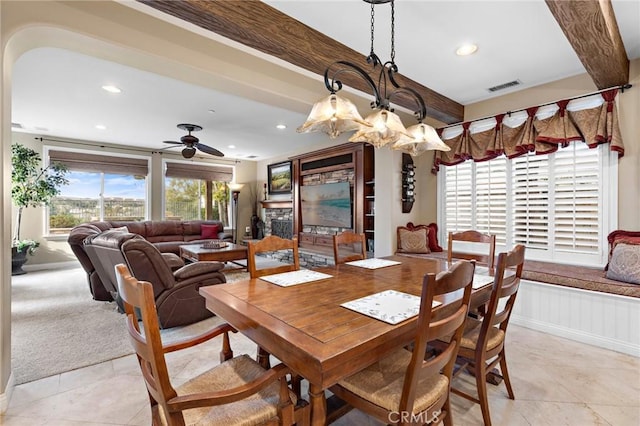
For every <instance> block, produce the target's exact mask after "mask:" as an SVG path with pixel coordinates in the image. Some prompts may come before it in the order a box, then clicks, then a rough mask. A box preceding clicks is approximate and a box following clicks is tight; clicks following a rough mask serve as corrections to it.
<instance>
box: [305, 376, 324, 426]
mask: <svg viewBox="0 0 640 426" xmlns="http://www.w3.org/2000/svg"><path fill="white" fill-rule="evenodd" d="M309 403H310V405H311V425H312V426H324V425H325V423H326V421H327V400H326V399H325V396H324V390H323V389H320V388H319V387H318V386H316V385H314V384H313V383H309Z"/></svg>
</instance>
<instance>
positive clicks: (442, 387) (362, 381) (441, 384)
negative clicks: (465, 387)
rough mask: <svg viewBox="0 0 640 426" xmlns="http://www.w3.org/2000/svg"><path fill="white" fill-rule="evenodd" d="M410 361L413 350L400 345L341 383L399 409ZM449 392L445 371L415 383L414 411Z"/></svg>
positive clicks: (363, 395)
mask: <svg viewBox="0 0 640 426" xmlns="http://www.w3.org/2000/svg"><path fill="white" fill-rule="evenodd" d="M410 361H411V352H409V351H408V350H406V349H404V348H400V349H398V350H396V351H395V352H393V353H392V354H390V355H389V356H387V357H386V358H384V359H382V360H380V361H378V362H376V363H375V364H373V365H370V366H369V367H367V368H365V369H364V370H362V371H360V372H358V373H356V374H354V375H352V376H350V377H348V378H346V379H344V380H342V381H340V382H339V383H338V384H339V385H340V386H342V387H343V388H345V389H347V390H349V391H350V392H352V393H354V394H355V395H358V396H359V397H361V398H363V399H366V400H367V401H370V402H372V403H374V404H376V405H378V406H380V407H382V408H384V409H386V410H389V411H391V412H397V411H398V409H399V407H400V398H401V397H402V387H403V385H404V381H405V377H406V373H407V368H408V367H409V363H410ZM448 393H449V379H448V378H447V376H445V375H444V374H437V375H435V376H431V377H425V378H423V380H421V381H420V382H419V383H418V385H417V387H416V399H415V401H414V412H421V411H424V410H426V409H427V408H429V407H430V406H432V405H433V404H435V403H436V401H438V400H439V399H440V398H446V397H447V394H448Z"/></svg>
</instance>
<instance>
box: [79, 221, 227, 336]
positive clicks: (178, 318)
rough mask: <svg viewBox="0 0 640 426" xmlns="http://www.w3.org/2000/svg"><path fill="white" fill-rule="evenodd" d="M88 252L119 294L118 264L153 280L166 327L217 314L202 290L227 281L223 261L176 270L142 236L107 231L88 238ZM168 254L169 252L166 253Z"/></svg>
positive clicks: (107, 283) (107, 284)
mask: <svg viewBox="0 0 640 426" xmlns="http://www.w3.org/2000/svg"><path fill="white" fill-rule="evenodd" d="M83 244H84V246H85V251H86V253H87V254H88V255H89V257H90V259H91V260H92V263H93V265H94V266H95V269H96V272H97V274H98V275H99V276H100V279H101V280H102V282H103V284H104V285H105V288H107V289H108V290H109V292H116V293H112V294H114V295H115V296H116V300H117V288H118V287H117V281H116V277H115V265H117V264H119V263H124V264H126V265H127V266H128V267H129V270H130V271H131V273H132V275H133V276H135V277H136V279H138V280H140V281H149V282H150V283H151V284H152V285H153V293H154V297H155V301H156V307H157V310H158V317H159V320H160V325H161V327H162V328H170V327H176V326H179V325H186V324H191V323H194V322H197V321H200V320H203V319H205V318H208V317H210V316H212V315H213V314H212V313H211V311H209V310H208V309H207V308H206V306H205V300H204V298H203V297H202V296H201V295H200V293H199V292H198V289H199V288H200V287H202V286H207V285H213V284H221V283H224V282H226V279H225V276H224V274H223V273H222V272H221V269H222V268H223V267H224V264H223V263H221V262H196V263H191V264H188V265H185V266H183V267H181V268H179V269H177V270H175V271H172V269H171V265H170V263H169V262H168V261H167V259H166V256H163V254H162V253H160V251H159V250H158V248H157V247H155V246H154V245H153V244H152V243H150V242H149V241H147V240H145V239H144V238H142V237H141V236H139V235H136V234H132V233H128V232H120V231H106V232H103V233H100V234H98V235H93V236H90V237H87V238H86V239H85V240H84V243H83ZM165 255H166V254H165Z"/></svg>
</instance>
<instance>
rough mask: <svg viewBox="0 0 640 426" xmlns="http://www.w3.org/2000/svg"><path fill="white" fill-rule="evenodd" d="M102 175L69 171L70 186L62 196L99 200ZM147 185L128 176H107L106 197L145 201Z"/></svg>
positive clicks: (66, 186)
mask: <svg viewBox="0 0 640 426" xmlns="http://www.w3.org/2000/svg"><path fill="white" fill-rule="evenodd" d="M101 178H102V177H101V174H100V173H91V172H80V171H73V170H71V171H69V172H68V173H67V179H68V180H69V185H65V186H63V187H62V188H61V189H62V191H61V193H60V196H63V197H78V198H97V197H99V196H100V180H101ZM145 194H146V183H145V180H144V179H136V178H134V177H133V176H128V175H116V174H105V175H104V196H105V197H122V198H138V199H144V198H145Z"/></svg>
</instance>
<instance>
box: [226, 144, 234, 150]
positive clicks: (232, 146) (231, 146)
mask: <svg viewBox="0 0 640 426" xmlns="http://www.w3.org/2000/svg"><path fill="white" fill-rule="evenodd" d="M227 148H229V149H236V146H235V145H229V146H227Z"/></svg>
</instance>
